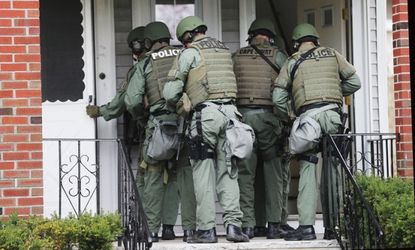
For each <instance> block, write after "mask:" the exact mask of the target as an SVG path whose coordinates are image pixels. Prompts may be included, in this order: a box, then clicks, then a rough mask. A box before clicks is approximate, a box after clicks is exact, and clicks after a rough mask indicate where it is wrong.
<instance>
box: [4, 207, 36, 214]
mask: <svg viewBox="0 0 415 250" xmlns="http://www.w3.org/2000/svg"><path fill="white" fill-rule="evenodd" d="M12 213H17V214H18V215H23V214H30V207H7V208H5V209H4V215H11V214H12Z"/></svg>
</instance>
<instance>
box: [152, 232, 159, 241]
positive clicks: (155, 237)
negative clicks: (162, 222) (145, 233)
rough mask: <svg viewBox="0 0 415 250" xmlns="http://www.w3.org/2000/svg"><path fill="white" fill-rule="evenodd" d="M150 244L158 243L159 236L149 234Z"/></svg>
mask: <svg viewBox="0 0 415 250" xmlns="http://www.w3.org/2000/svg"><path fill="white" fill-rule="evenodd" d="M150 236H151V242H159V236H158V234H157V233H150Z"/></svg>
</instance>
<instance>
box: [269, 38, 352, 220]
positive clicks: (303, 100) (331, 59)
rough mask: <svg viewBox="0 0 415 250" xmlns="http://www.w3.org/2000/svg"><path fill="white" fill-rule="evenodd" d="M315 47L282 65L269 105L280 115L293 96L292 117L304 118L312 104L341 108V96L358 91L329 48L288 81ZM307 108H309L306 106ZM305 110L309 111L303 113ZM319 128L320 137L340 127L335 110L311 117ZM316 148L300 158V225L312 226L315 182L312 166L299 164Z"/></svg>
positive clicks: (346, 66)
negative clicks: (294, 68)
mask: <svg viewBox="0 0 415 250" xmlns="http://www.w3.org/2000/svg"><path fill="white" fill-rule="evenodd" d="M313 47H315V46H314V45H313V44H311V43H304V44H302V45H301V46H300V47H299V50H298V52H297V53H295V54H293V55H292V56H291V57H290V58H289V59H288V60H287V62H286V63H285V64H284V66H283V69H282V70H281V73H280V75H279V76H278V78H277V80H276V81H275V85H274V86H275V88H274V91H273V102H274V104H275V105H276V107H277V110H278V112H280V113H281V114H288V112H289V109H290V107H289V105H288V100H289V98H290V96H293V98H292V99H293V102H294V104H293V106H294V110H295V111H296V115H300V114H303V115H307V114H308V113H310V112H313V110H316V108H313V107H315V106H312V105H316V104H323V105H326V104H330V103H335V104H338V105H339V107H341V106H342V104H343V96H347V95H351V94H353V93H354V92H355V91H357V90H358V89H359V88H360V80H359V78H358V76H357V75H356V70H355V69H354V67H353V65H351V64H350V63H348V62H347V60H346V59H345V58H344V57H343V56H342V55H340V54H339V53H338V52H337V51H335V50H334V49H331V48H326V47H319V48H317V49H315V50H314V51H313V53H311V55H309V56H308V57H307V58H306V59H305V60H304V61H303V62H302V63H301V64H300V65H299V67H298V69H297V71H296V72H295V74H294V77H293V79H291V77H290V74H291V72H292V70H293V67H294V65H295V63H296V61H297V60H298V59H299V57H300V55H301V54H303V53H305V52H306V51H309V50H310V49H312V48H313ZM310 105H311V106H310ZM307 107H311V108H310V109H307ZM312 118H313V119H314V120H316V121H317V122H318V123H319V124H320V126H321V130H322V133H336V132H337V131H338V129H339V126H340V125H341V121H340V114H339V112H337V111H336V110H326V111H323V112H320V113H317V114H314V115H313V116H312ZM317 151H318V148H316V149H314V150H311V151H310V152H305V153H303V154H302V155H300V159H301V160H299V165H300V181H299V187H298V189H299V190H298V191H299V194H298V198H297V208H298V213H299V224H300V225H314V223H315V213H316V204H317V203H316V202H317V191H318V190H317V181H316V173H315V171H316V164H315V163H312V162H310V161H309V160H303V158H302V156H315V155H316V153H317Z"/></svg>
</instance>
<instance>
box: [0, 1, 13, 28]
mask: <svg viewBox="0 0 415 250" xmlns="http://www.w3.org/2000/svg"><path fill="white" fill-rule="evenodd" d="M0 6H1V2H0ZM11 26H12V20H11V19H0V27H11Z"/></svg>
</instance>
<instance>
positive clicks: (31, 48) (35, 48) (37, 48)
mask: <svg viewBox="0 0 415 250" xmlns="http://www.w3.org/2000/svg"><path fill="white" fill-rule="evenodd" d="M28 52H29V53H40V46H38V45H35V46H29V50H28Z"/></svg>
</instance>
